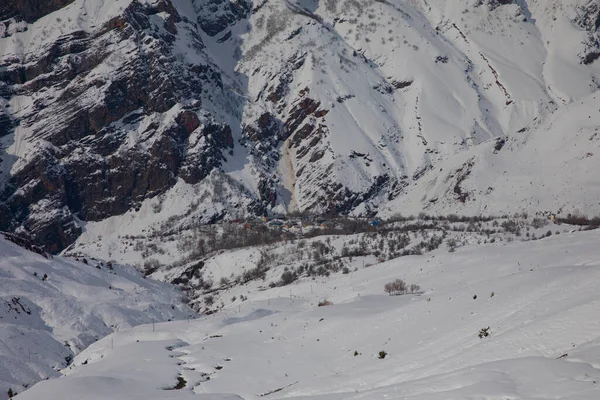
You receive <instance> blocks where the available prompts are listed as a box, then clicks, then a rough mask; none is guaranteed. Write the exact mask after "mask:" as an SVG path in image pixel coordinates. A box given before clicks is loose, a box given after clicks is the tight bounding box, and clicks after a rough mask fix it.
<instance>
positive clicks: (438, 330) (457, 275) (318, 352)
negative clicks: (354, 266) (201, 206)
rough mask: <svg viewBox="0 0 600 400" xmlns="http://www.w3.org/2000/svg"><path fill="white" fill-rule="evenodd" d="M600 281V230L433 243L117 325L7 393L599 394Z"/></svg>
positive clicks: (52, 399) (35, 399) (34, 396)
mask: <svg viewBox="0 0 600 400" xmlns="http://www.w3.org/2000/svg"><path fill="white" fill-rule="evenodd" d="M222 259H223V258H222ZM396 278H402V279H404V280H406V281H407V282H408V283H415V284H419V285H420V286H421V287H422V288H423V293H422V294H421V295H402V296H388V295H386V294H385V293H384V291H383V286H384V284H385V283H387V282H389V281H391V280H394V279H396ZM598 282H600V231H589V232H574V233H570V234H569V233H567V234H562V235H559V236H552V237H549V238H546V239H543V240H538V241H531V242H522V243H517V242H513V243H501V244H498V243H496V244H488V245H481V246H466V247H462V248H459V249H458V250H457V251H456V252H455V253H448V252H447V250H436V251H434V252H432V253H428V254H426V255H423V256H409V257H401V258H398V259H394V260H390V261H387V262H384V263H380V264H376V265H374V266H371V267H369V268H364V269H359V270H358V271H354V272H351V273H349V274H346V275H344V274H336V275H335V276H332V277H331V278H329V279H327V280H320V279H316V280H301V281H298V282H295V283H293V284H292V285H289V286H285V287H277V288H272V289H267V290H263V291H253V292H251V293H250V295H249V296H248V297H249V298H248V300H247V301H245V302H243V303H241V304H239V303H238V304H235V305H230V306H226V307H225V308H224V310H223V311H221V312H219V313H218V314H215V315H211V316H206V317H203V318H200V319H198V320H192V321H177V322H166V323H161V324H156V326H155V327H153V326H152V325H141V326H138V327H134V328H131V329H129V330H124V331H121V332H116V333H114V334H112V335H110V336H107V337H106V338H104V339H102V340H100V341H98V342H96V343H93V344H92V345H91V346H90V347H89V348H88V349H86V350H84V351H83V352H82V353H80V354H79V355H78V356H77V357H76V358H75V360H74V362H73V364H72V365H71V367H70V368H68V369H65V370H63V373H64V374H65V376H64V377H62V378H59V379H52V380H48V381H44V382H40V383H39V384H37V385H35V386H34V387H33V388H31V389H29V390H27V391H25V392H24V393H22V394H20V395H19V396H18V397H17V398H18V399H19V400H29V399H31V400H39V399H46V400H64V399H81V400H84V399H85V400H91V399H98V400H99V399H112V400H119V399H123V400H125V399H221V400H223V399H240V398H242V399H255V398H258V397H265V398H268V399H280V398H288V399H290V398H296V399H300V398H305V399H308V398H310V399H319V400H337V399H419V400H425V399H427V400H431V399H440V400H441V399H445V400H451V399H461V400H463V399H485V400H492V399H493V400H500V399H502V400H506V399H511V400H516V399H569V400H576V399H581V400H597V399H599V398H600V319H599V316H600V292H599V291H598ZM247 290H248V288H247V287H244V286H241V287H234V288H232V289H231V293H230V295H231V296H234V295H237V296H239V295H240V294H242V293H243V294H246V293H247ZM290 295H291V297H290ZM475 296H477V297H476V298H474V297H475ZM324 299H327V300H329V301H330V302H332V303H333V305H330V306H325V307H318V305H317V304H318V303H319V302H320V301H322V300H324ZM488 326H489V327H490V332H491V334H490V336H489V337H487V338H482V339H480V338H479V337H478V333H479V331H480V329H482V328H487V327H488ZM380 351H385V352H386V353H387V355H386V357H385V358H384V359H380V358H379V356H378V355H379V352H380Z"/></svg>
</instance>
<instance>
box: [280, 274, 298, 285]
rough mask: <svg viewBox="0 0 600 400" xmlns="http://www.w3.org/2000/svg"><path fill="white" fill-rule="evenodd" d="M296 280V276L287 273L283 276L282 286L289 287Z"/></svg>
mask: <svg viewBox="0 0 600 400" xmlns="http://www.w3.org/2000/svg"><path fill="white" fill-rule="evenodd" d="M295 280H296V275H295V274H294V273H293V272H292V271H285V272H284V273H283V274H281V284H282V285H283V286H286V285H289V284H290V283H292V282H294V281H295Z"/></svg>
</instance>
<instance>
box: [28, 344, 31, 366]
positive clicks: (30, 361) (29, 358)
mask: <svg viewBox="0 0 600 400" xmlns="http://www.w3.org/2000/svg"><path fill="white" fill-rule="evenodd" d="M28 350H29V363H31V348H29V349H28Z"/></svg>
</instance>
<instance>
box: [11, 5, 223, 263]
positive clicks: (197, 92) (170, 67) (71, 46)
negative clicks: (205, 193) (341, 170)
mask: <svg viewBox="0 0 600 400" xmlns="http://www.w3.org/2000/svg"><path fill="white" fill-rule="evenodd" d="M34 3H35V4H34ZM66 3H67V2H65V1H58V0H57V1H42V2H38V1H29V2H27V1H13V2H11V3H10V4H9V5H6V4H5V5H4V7H3V8H2V9H1V10H2V16H3V17H6V16H9V17H12V16H14V14H15V13H18V14H19V15H21V16H22V17H23V18H24V19H25V20H27V21H32V20H34V19H35V18H38V17H39V16H41V15H42V14H43V13H44V12H51V11H53V10H55V9H56V8H57V7H62V6H64V5H65V4H66ZM176 34H179V35H180V36H185V37H186V39H188V40H190V43H191V45H193V48H191V50H190V51H194V52H196V55H195V56H194V57H190V58H192V59H193V61H188V60H187V59H186V58H185V56H184V55H182V54H180V53H177V49H176V47H175V46H173V43H174V41H175V40H176V36H175V35H176ZM203 49H204V45H203V43H202V41H201V39H200V35H199V34H198V31H197V27H196V25H195V24H194V23H191V22H183V19H182V18H181V16H180V15H178V13H177V10H176V9H175V8H174V7H173V4H172V3H171V2H170V1H169V0H161V1H159V2H157V3H154V4H152V5H147V4H142V3H140V2H137V1H133V2H132V3H130V5H129V6H128V7H127V8H126V9H125V10H124V11H123V13H122V14H121V15H119V16H117V17H115V18H113V19H111V20H110V21H108V22H106V23H104V24H103V25H102V26H100V27H98V28H97V29H96V30H95V31H93V32H83V31H76V32H74V33H71V34H68V35H64V36H61V37H60V38H59V39H58V40H56V41H55V42H54V43H50V45H49V46H48V47H47V48H46V50H45V51H44V52H43V53H40V54H35V55H30V56H29V57H28V60H27V62H24V61H23V60H20V59H16V58H12V59H5V60H3V67H2V68H0V82H1V84H0V88H3V91H2V93H3V97H4V98H6V99H7V100H10V98H11V97H12V96H30V97H31V98H32V99H33V103H32V109H31V110H30V111H29V112H27V113H21V114H20V115H21V118H20V119H19V120H15V119H14V118H13V116H11V115H10V113H6V112H5V111H4V110H2V111H1V112H0V127H1V128H0V137H2V136H5V137H7V138H9V139H10V136H11V134H12V133H14V130H15V127H16V126H17V125H20V127H21V128H22V129H21V131H20V132H19V133H18V134H20V135H22V134H24V133H23V132H26V133H27V135H30V136H29V137H28V140H29V141H30V142H31V143H34V144H35V145H34V149H33V155H31V154H30V155H29V156H28V157H27V158H26V159H22V160H20V161H19V162H20V163H21V164H19V165H18V167H16V168H13V173H12V176H11V177H10V179H8V181H7V182H5V184H4V185H3V186H4V187H3V189H2V191H1V193H0V212H2V215H3V218H1V219H2V222H1V223H0V229H5V230H15V229H20V230H24V231H25V232H28V233H29V234H30V235H32V236H33V238H34V239H35V240H36V241H38V242H39V243H41V244H43V245H46V246H47V247H48V249H49V250H50V251H59V250H61V249H63V248H65V247H66V246H68V245H69V244H70V243H72V242H73V241H74V240H75V239H76V238H77V236H78V235H79V234H80V232H81V228H80V227H79V226H78V225H77V223H76V222H75V221H76V218H75V217H77V218H80V219H83V220H88V221H95V220H101V219H104V218H107V217H109V216H112V215H118V214H122V213H124V212H125V211H127V210H129V209H131V208H135V207H136V206H137V205H138V204H139V203H141V201H143V200H144V199H146V198H148V197H153V196H155V195H157V194H160V193H163V192H164V191H166V190H168V188H170V187H171V186H172V185H173V184H174V183H175V182H176V181H177V179H178V178H182V179H183V180H185V181H186V182H188V183H197V182H199V181H201V180H202V179H204V178H205V177H206V176H207V175H208V174H209V173H210V171H212V170H213V169H215V168H218V167H219V166H220V165H221V163H222V162H223V161H224V160H225V156H226V154H227V152H228V151H230V150H231V149H232V148H233V146H234V142H233V136H232V129H231V127H230V126H229V125H227V124H226V123H223V122H221V121H219V120H217V119H215V118H214V116H213V115H211V114H210V112H207V111H206V109H205V108H204V107H203V100H204V96H206V95H208V94H210V95H212V96H214V94H213V93H216V92H220V91H221V90H220V89H222V86H223V83H222V80H221V73H220V72H219V70H218V69H217V68H216V67H215V66H213V65H212V64H211V62H210V60H209V59H207V58H206V57H204V61H199V60H202V59H203V53H202V51H203ZM106 70H108V71H109V72H108V73H106V72H103V71H106ZM50 87H51V88H53V90H52V91H49V90H48V88H50ZM7 143H9V142H7ZM5 162H7V161H5ZM4 216H10V218H4Z"/></svg>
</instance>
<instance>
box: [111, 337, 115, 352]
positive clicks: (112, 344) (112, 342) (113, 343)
mask: <svg viewBox="0 0 600 400" xmlns="http://www.w3.org/2000/svg"><path fill="white" fill-rule="evenodd" d="M114 341H115V339H114V338H110V349H111V350H113V349H114V348H115V342H114Z"/></svg>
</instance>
